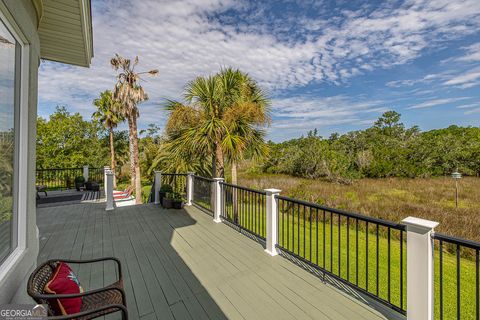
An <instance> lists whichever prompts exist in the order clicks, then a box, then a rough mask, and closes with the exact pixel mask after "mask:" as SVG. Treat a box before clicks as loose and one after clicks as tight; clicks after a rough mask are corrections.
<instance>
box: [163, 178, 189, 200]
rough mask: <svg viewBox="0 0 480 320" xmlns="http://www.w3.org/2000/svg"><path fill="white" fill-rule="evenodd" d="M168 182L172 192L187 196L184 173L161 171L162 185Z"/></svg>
mask: <svg viewBox="0 0 480 320" xmlns="http://www.w3.org/2000/svg"><path fill="white" fill-rule="evenodd" d="M165 184H168V185H169V186H170V187H172V190H173V192H176V193H179V194H180V195H181V196H182V197H183V198H186V196H187V174H186V173H162V185H165Z"/></svg>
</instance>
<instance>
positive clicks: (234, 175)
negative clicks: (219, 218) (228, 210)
mask: <svg viewBox="0 0 480 320" xmlns="http://www.w3.org/2000/svg"><path fill="white" fill-rule="evenodd" d="M237 182H238V181H237V162H236V161H232V184H235V185H237ZM237 192H238V189H234V190H233V217H234V221H235V223H238V196H237Z"/></svg>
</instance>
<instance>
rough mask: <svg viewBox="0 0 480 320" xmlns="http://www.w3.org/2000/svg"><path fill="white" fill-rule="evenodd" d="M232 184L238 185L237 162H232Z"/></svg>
mask: <svg viewBox="0 0 480 320" xmlns="http://www.w3.org/2000/svg"><path fill="white" fill-rule="evenodd" d="M232 184H238V177H237V162H236V161H232Z"/></svg>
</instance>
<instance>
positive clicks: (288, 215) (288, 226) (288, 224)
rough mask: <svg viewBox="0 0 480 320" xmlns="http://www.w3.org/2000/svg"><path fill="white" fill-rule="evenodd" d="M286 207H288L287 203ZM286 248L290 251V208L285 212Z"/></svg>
mask: <svg viewBox="0 0 480 320" xmlns="http://www.w3.org/2000/svg"><path fill="white" fill-rule="evenodd" d="M287 209H289V204H288V203H287ZM287 250H288V251H290V210H288V212H287Z"/></svg>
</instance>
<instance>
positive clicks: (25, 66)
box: [0, 2, 30, 283]
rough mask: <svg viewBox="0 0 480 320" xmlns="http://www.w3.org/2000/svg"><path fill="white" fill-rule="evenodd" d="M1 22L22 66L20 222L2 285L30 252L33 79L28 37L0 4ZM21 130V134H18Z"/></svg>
mask: <svg viewBox="0 0 480 320" xmlns="http://www.w3.org/2000/svg"><path fill="white" fill-rule="evenodd" d="M0 19H1V20H2V22H3V23H4V24H5V25H6V26H7V28H8V29H9V31H10V32H11V33H12V35H13V37H14V38H15V40H16V41H17V42H18V43H19V44H20V47H21V60H20V61H21V62H20V103H19V107H20V110H19V112H18V117H19V120H18V122H16V125H18V126H19V128H15V133H16V134H17V132H18V135H19V137H18V145H16V146H15V148H17V150H18V157H17V163H16V165H17V166H16V167H17V168H18V183H17V186H16V190H15V192H16V194H17V199H16V203H17V216H16V218H17V221H16V227H17V230H16V236H17V239H16V240H17V244H16V248H15V249H14V250H13V251H12V252H11V253H10V254H9V255H8V257H7V258H6V259H5V260H3V262H2V263H1V265H0V283H2V282H3V281H4V279H5V277H6V276H8V274H9V272H11V270H12V268H14V267H15V265H16V264H17V263H18V262H19V260H20V259H21V258H22V256H23V254H24V253H25V250H26V249H27V203H28V196H29V192H28V191H29V190H28V142H29V141H28V116H29V112H28V109H29V98H28V95H29V85H28V84H29V79H30V75H29V72H30V68H29V67H30V45H29V43H28V41H27V39H26V37H25V36H24V35H23V33H22V32H21V29H20V28H19V27H18V25H17V24H16V23H15V19H14V18H13V17H12V16H11V14H10V12H8V10H7V8H6V7H5V5H4V4H3V3H2V2H0ZM17 129H18V131H17Z"/></svg>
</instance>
